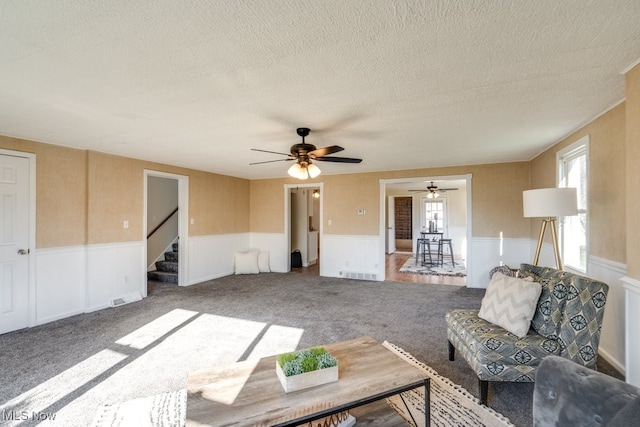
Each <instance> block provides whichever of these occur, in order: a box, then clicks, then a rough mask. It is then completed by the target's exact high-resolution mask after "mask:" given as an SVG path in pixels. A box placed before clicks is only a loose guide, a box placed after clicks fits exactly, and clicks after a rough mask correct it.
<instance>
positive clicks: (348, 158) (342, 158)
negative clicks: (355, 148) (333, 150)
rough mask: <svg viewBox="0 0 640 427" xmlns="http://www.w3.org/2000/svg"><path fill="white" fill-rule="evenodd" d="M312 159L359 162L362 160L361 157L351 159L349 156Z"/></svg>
mask: <svg viewBox="0 0 640 427" xmlns="http://www.w3.org/2000/svg"><path fill="white" fill-rule="evenodd" d="M314 160H318V161H321V162H334V163H360V162H361V161H362V159H353V158H351V157H316V158H315V159H314Z"/></svg>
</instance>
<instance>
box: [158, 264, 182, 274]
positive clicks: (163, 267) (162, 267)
mask: <svg viewBox="0 0 640 427" xmlns="http://www.w3.org/2000/svg"><path fill="white" fill-rule="evenodd" d="M156 269H157V270H158V271H164V272H165V273H177V272H178V263H177V262H176V261H157V262H156Z"/></svg>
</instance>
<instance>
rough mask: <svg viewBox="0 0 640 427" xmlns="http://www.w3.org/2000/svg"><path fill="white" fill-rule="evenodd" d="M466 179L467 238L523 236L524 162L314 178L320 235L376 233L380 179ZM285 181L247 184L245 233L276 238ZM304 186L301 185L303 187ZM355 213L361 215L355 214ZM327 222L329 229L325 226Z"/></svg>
mask: <svg viewBox="0 0 640 427" xmlns="http://www.w3.org/2000/svg"><path fill="white" fill-rule="evenodd" d="M466 174H471V175H472V187H471V191H472V203H473V235H474V236H476V237H496V236H498V235H499V234H500V232H503V235H504V237H508V238H517V237H528V236H529V220H527V219H525V218H523V217H522V191H523V190H526V189H528V188H529V164H528V162H517V163H501V164H491V165H476V166H460V167H450V168H434V169H417V170H409V171H390V172H376V173H362V174H345V175H324V176H323V175H320V176H319V177H318V178H316V179H315V180H311V181H309V183H311V182H317V183H319V182H323V183H324V189H323V197H324V199H323V200H324V220H325V223H324V232H325V233H326V234H347V235H377V234H378V233H379V231H380V212H379V211H380V201H379V199H380V179H397V178H414V177H430V176H447V175H449V176H451V175H466ZM286 183H289V184H295V183H296V181H294V180H288V179H265V180H253V181H251V183H250V187H251V231H254V232H264V233H267V232H271V233H282V232H283V231H284V230H283V229H284V221H283V215H284V198H283V197H284V190H283V187H284V184H286ZM306 183H307V181H305V184H306ZM357 209H364V210H366V212H367V214H366V215H357V213H356V210H357ZM328 220H331V222H332V225H331V226H329V225H327V222H328Z"/></svg>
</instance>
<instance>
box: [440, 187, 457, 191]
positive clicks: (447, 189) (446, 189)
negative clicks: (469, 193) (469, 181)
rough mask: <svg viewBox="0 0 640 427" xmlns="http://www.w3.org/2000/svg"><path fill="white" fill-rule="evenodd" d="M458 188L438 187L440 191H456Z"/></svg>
mask: <svg viewBox="0 0 640 427" xmlns="http://www.w3.org/2000/svg"><path fill="white" fill-rule="evenodd" d="M454 190H457V188H438V191H454Z"/></svg>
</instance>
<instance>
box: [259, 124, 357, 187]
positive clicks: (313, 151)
mask: <svg viewBox="0 0 640 427" xmlns="http://www.w3.org/2000/svg"><path fill="white" fill-rule="evenodd" d="M296 132H297V133H298V135H299V136H300V137H302V142H301V143H300V144H294V145H292V146H291V148H290V150H289V151H290V153H289V154H286V153H278V152H276V151H268V150H260V149H258V148H252V149H251V150H252V151H260V152H263V153H271V154H280V155H282V156H287V158H286V159H278V160H267V161H264V162H255V163H249V164H250V165H259V164H262V163H272V162H281V161H290V160H295V161H296V163H295V164H294V165H293V166H291V167H290V168H289V170H288V173H289V175H291V176H292V177H294V178H298V179H307V178H315V177H317V176H318V175H320V168H319V167H317V166H316V165H314V164H313V162H312V160H313V161H316V160H317V161H320V162H334V163H360V162H361V161H362V159H354V158H351V157H328V156H329V155H330V154H334V153H337V152H339V151H342V150H344V148H342V147H340V146H337V145H331V146H329V147H324V148H316V146H315V145H313V144H307V143H306V142H304V138H305V137H307V136H309V133H310V132H311V129H309V128H298V129H296Z"/></svg>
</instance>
